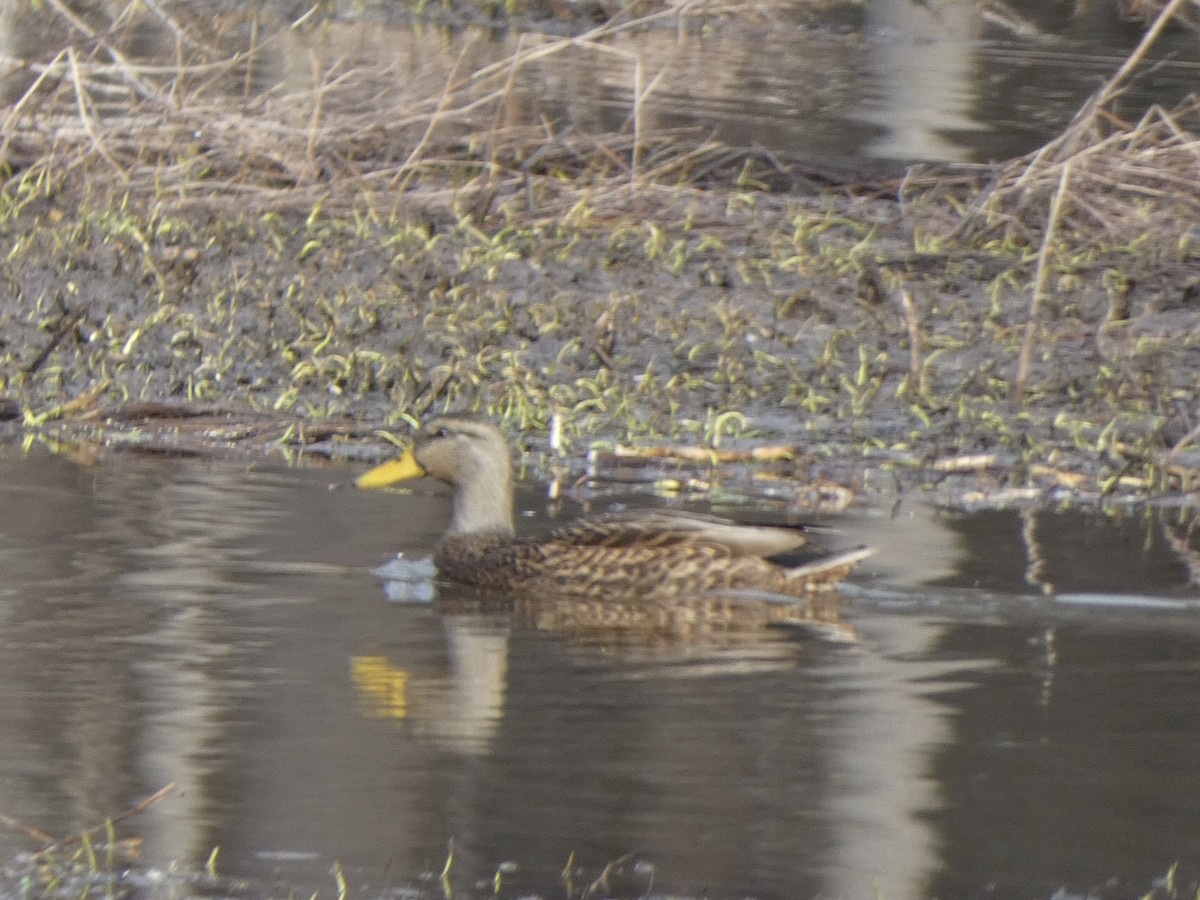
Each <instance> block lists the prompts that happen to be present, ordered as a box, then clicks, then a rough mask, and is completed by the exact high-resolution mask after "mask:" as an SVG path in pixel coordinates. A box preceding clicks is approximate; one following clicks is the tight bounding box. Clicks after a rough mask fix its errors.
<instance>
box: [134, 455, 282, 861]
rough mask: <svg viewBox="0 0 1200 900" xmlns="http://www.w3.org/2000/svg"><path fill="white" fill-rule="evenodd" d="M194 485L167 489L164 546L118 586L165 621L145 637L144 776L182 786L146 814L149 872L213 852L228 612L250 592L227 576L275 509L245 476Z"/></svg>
mask: <svg viewBox="0 0 1200 900" xmlns="http://www.w3.org/2000/svg"><path fill="white" fill-rule="evenodd" d="M196 478H197V480H196V481H194V482H171V483H168V484H166V485H164V486H163V487H162V488H161V490H160V491H159V492H158V494H157V496H156V498H155V499H156V509H155V512H154V514H153V515H152V516H151V521H150V522H149V523H148V529H147V530H148V531H150V532H151V533H154V534H157V535H160V536H161V540H160V542H159V543H158V544H157V545H156V546H153V547H151V548H149V549H148V550H146V551H144V552H143V553H142V554H141V555H142V556H144V557H145V558H146V563H145V567H144V568H141V569H139V570H135V571H132V572H128V573H126V574H124V575H123V576H122V577H121V583H122V585H123V586H124V588H125V589H126V590H128V591H129V593H130V594H133V595H136V596H139V597H144V598H145V599H147V600H149V601H152V602H154V603H155V604H156V605H158V606H160V607H161V608H163V609H164V610H165V611H166V612H167V615H165V616H164V617H163V618H162V620H161V624H160V625H159V627H158V628H157V629H156V630H154V631H153V632H151V633H149V634H148V635H147V637H146V640H147V641H149V642H150V643H151V644H152V647H151V649H150V652H148V653H146V654H145V656H144V657H143V662H142V663H141V664H140V666H139V670H140V672H141V673H142V676H143V677H142V679H141V682H142V683H141V685H140V689H141V692H142V696H143V698H144V703H145V709H146V713H145V720H144V722H143V725H142V730H141V736H140V743H139V747H138V751H139V752H138V770H139V774H140V777H141V778H142V779H143V781H144V783H145V784H147V785H150V786H152V787H155V788H157V787H161V786H163V785H166V784H170V783H174V784H175V785H176V789H175V791H174V792H173V793H172V795H171V798H170V801H169V802H165V803H158V804H155V805H154V806H152V807H150V808H149V809H148V810H147V811H146V812H144V813H142V814H141V816H142V818H143V819H146V820H147V822H146V824H145V826H144V827H143V829H142V831H143V834H145V836H146V846H145V851H144V856H145V860H146V862H147V863H149V864H150V865H169V864H171V863H174V862H182V863H184V864H190V865H196V864H198V863H199V862H200V861H202V860H203V859H204V858H205V856H206V855H207V853H209V852H210V851H211V850H212V848H211V846H208V841H209V840H210V839H211V829H212V827H213V824H214V816H215V815H216V814H217V809H218V807H217V804H219V803H220V802H222V799H223V798H218V797H214V796H213V791H212V784H211V781H212V779H211V775H212V773H213V772H215V771H220V770H221V769H222V767H223V766H224V765H225V762H226V761H225V759H224V755H225V751H226V748H227V746H228V744H229V742H230V740H231V735H230V734H229V722H230V715H229V708H230V707H231V706H232V705H233V704H235V703H236V702H237V699H236V697H235V696H233V695H234V693H235V692H234V691H233V690H231V687H232V684H231V682H232V681H233V678H234V677H236V676H235V675H234V673H233V672H231V671H230V668H231V666H230V664H229V663H230V659H231V656H232V655H233V653H234V650H235V642H236V640H237V638H236V636H235V635H233V634H231V631H230V629H231V628H232V627H233V626H232V623H231V622H230V621H229V620H228V618H227V615H226V610H227V609H228V601H229V600H230V599H237V597H235V596H234V595H245V594H246V593H247V589H246V587H245V586H244V585H238V584H237V583H236V578H233V577H231V567H232V568H236V565H237V563H236V561H235V560H231V558H230V557H231V556H232V555H233V553H234V552H235V551H232V550H231V549H230V548H239V547H244V546H246V545H247V544H248V543H249V541H248V538H250V537H251V536H253V535H254V534H256V533H260V532H262V531H264V530H266V528H267V527H268V525H267V523H266V522H265V521H264V518H269V513H268V512H266V510H269V509H270V508H271V504H270V503H269V502H267V501H266V500H264V498H263V496H262V495H261V493H260V492H256V491H255V490H254V489H253V488H252V487H250V486H248V485H247V484H246V481H245V478H244V475H241V474H234V473H198V474H197V475H196ZM201 479H203V480H201Z"/></svg>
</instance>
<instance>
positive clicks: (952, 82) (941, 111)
mask: <svg viewBox="0 0 1200 900" xmlns="http://www.w3.org/2000/svg"><path fill="white" fill-rule="evenodd" d="M867 9H868V11H867V21H868V23H869V29H870V39H871V40H872V41H873V44H872V50H873V52H872V53H870V54H869V55H868V56H867V58H868V59H869V60H871V61H872V65H873V66H874V67H875V68H876V70H877V71H876V72H875V75H874V78H873V82H874V84H875V85H877V86H878V89H879V91H880V97H879V98H878V101H877V103H876V104H875V108H874V109H873V110H871V111H870V112H869V113H868V114H867V117H866V118H867V119H868V120H869V121H872V122H874V123H876V124H878V125H882V126H885V127H886V128H887V132H886V133H885V134H884V135H882V136H881V137H880V138H879V139H877V140H876V141H874V142H873V143H871V144H870V145H868V146H867V147H865V148H864V150H863V152H864V154H865V155H867V156H877V157H884V158H891V159H943V160H962V159H964V158H965V157H966V151H965V150H964V148H962V147H961V146H959V145H957V144H955V143H953V142H952V141H951V140H948V139H947V138H946V137H944V135H945V134H946V133H947V132H952V131H959V132H961V131H966V130H978V129H979V128H980V127H981V126H980V125H979V124H978V123H976V122H975V121H974V120H973V118H972V111H971V109H970V101H971V99H972V95H973V92H974V90H975V82H976V79H975V70H974V63H975V60H974V47H973V45H972V43H971V42H972V40H973V39H974V38H975V37H976V36H977V35H978V33H979V30H980V20H979V12H978V10H977V9H976V7H975V5H974V4H972V3H934V4H926V3H914V2H913V0H873V2H871V3H870V4H868V8H867Z"/></svg>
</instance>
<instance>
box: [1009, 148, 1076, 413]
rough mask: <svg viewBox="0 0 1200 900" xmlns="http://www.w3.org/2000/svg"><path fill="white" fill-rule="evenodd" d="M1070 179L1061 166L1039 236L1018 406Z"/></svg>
mask: <svg viewBox="0 0 1200 900" xmlns="http://www.w3.org/2000/svg"><path fill="white" fill-rule="evenodd" d="M1070 177H1071V163H1070V162H1069V161H1068V162H1066V163H1064V164H1063V167H1062V172H1061V174H1060V175H1059V179H1058V190H1056V191H1055V192H1054V200H1053V202H1052V203H1051V204H1050V216H1049V218H1048V219H1047V220H1046V231H1045V233H1044V234H1043V235H1042V246H1041V249H1040V250H1039V251H1038V262H1037V275H1036V276H1035V277H1034V281H1033V297H1032V298H1031V299H1030V301H1029V318H1028V319H1027V320H1026V322H1025V337H1024V339H1023V340H1022V341H1021V355H1020V357H1019V358H1018V359H1017V375H1016V378H1014V379H1013V400H1014V402H1016V403H1021V402H1022V401H1023V399H1024V396H1025V382H1026V380H1027V379H1028V377H1029V360H1030V357H1032V355H1033V340H1034V335H1035V334H1036V333H1037V320H1038V312H1039V311H1040V309H1041V305H1042V297H1043V295H1044V294H1045V292H1046V279H1047V277H1049V271H1050V266H1049V265H1048V260H1049V258H1050V247H1051V243H1052V241H1053V240H1054V231H1055V229H1056V228H1057V226H1058V218H1059V215H1060V213H1061V211H1062V200H1063V197H1064V196H1065V195H1066V193H1067V184H1068V182H1069V181H1070Z"/></svg>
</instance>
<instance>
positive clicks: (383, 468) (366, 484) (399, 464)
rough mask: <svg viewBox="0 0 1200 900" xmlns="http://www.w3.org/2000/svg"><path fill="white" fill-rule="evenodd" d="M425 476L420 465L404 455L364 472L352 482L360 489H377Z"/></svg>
mask: <svg viewBox="0 0 1200 900" xmlns="http://www.w3.org/2000/svg"><path fill="white" fill-rule="evenodd" d="M424 474H425V470H424V469H422V468H421V464H420V463H419V462H417V459H416V457H415V456H413V455H412V454H411V453H405V454H404V455H403V456H401V457H400V458H399V459H393V460H389V461H388V462H385V463H383V465H379V466H376V467H375V468H373V469H371V470H369V471H367V472H364V473H363V474H361V475H359V476H358V479H357V480H356V481H355V482H354V483H355V484H356V485H357V486H358V487H360V488H379V487H387V486H388V485H389V484H395V483H396V482H397V481H408V480H409V479H410V478H420V477H421V476H422V475H424Z"/></svg>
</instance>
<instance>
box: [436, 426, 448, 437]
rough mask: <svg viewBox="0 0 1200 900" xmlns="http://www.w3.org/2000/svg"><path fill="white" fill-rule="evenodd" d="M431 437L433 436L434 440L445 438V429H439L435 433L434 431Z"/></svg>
mask: <svg viewBox="0 0 1200 900" xmlns="http://www.w3.org/2000/svg"><path fill="white" fill-rule="evenodd" d="M433 436H434V437H435V438H444V437H445V436H446V429H445V428H439V429H438V430H437V431H435V432H434V433H433Z"/></svg>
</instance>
